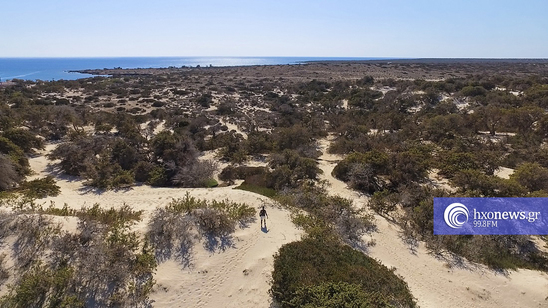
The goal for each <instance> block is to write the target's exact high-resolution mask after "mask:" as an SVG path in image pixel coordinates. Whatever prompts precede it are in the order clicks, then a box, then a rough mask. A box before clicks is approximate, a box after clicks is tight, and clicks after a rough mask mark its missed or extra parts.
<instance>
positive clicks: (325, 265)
mask: <svg viewBox="0 0 548 308" xmlns="http://www.w3.org/2000/svg"><path fill="white" fill-rule="evenodd" d="M270 292H271V293H272V295H273V296H274V298H275V299H276V300H277V301H278V302H279V303H280V304H281V306H282V307H347V305H350V306H351V307H416V303H415V302H414V299H413V296H412V295H411V293H410V291H409V288H408V286H407V284H406V283H405V282H404V281H403V280H402V279H401V278H400V277H398V276H397V275H396V274H394V272H393V271H391V270H389V269H388V268H386V267H385V266H383V265H382V264H380V263H379V262H377V261H375V260H374V259H372V258H370V257H368V256H366V255H365V254H363V253H362V252H359V251H356V250H354V249H352V248H350V247H349V246H346V245H342V244H339V243H338V242H337V241H334V240H329V239H320V238H306V239H304V240H301V241H298V242H293V243H289V244H285V245H283V246H282V247H281V248H280V250H279V251H278V253H277V254H276V255H275V256H274V271H273V272H272V287H271V290H270ZM332 305H333V306H332Z"/></svg>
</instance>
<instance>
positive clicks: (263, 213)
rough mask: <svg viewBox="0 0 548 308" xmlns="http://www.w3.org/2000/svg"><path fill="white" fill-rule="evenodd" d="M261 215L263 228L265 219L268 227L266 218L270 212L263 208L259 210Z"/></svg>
mask: <svg viewBox="0 0 548 308" xmlns="http://www.w3.org/2000/svg"><path fill="white" fill-rule="evenodd" d="M259 217H261V228H262V227H263V221H264V227H265V228H266V219H267V218H268V214H267V213H266V210H265V209H264V206H263V209H262V210H261V211H260V212H259Z"/></svg>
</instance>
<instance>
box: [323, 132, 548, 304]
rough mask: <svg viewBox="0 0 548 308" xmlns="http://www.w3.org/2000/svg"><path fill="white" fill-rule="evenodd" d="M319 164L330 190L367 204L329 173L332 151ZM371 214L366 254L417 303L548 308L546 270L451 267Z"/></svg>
mask: <svg viewBox="0 0 548 308" xmlns="http://www.w3.org/2000/svg"><path fill="white" fill-rule="evenodd" d="M328 145H329V141H328V140H325V139H324V140H320V147H321V149H322V150H324V149H326V148H327V147H328ZM319 163H320V168H321V169H322V170H323V172H324V174H323V175H322V176H321V178H322V179H325V180H327V181H328V182H329V183H330V184H331V185H330V187H329V188H328V190H329V191H330V193H331V194H334V195H340V196H342V197H346V198H351V199H353V200H354V203H355V205H356V206H358V207H360V206H366V204H367V197H365V196H360V195H359V194H357V193H356V192H354V191H352V190H350V189H348V188H347V186H346V184H345V183H343V182H341V181H339V180H337V179H335V178H334V177H333V176H331V171H333V168H334V167H335V165H336V157H335V156H334V155H330V154H326V153H325V151H324V154H323V155H322V156H321V157H320V158H319ZM375 218H376V224H377V226H378V232H376V233H374V234H373V235H372V238H373V239H374V240H375V241H376V245H375V246H374V247H371V248H370V249H369V252H368V254H369V256H371V257H373V258H375V259H377V260H380V262H382V263H383V264H384V265H386V266H388V267H389V268H390V267H395V268H396V273H397V274H398V275H400V276H402V277H403V279H404V280H405V281H406V282H407V283H408V285H409V288H410V290H411V292H412V294H413V296H415V297H416V298H417V302H418V304H419V305H420V307H422V308H429V307H432V308H434V307H436V308H437V307H493V308H502V307H508V308H514V307H548V275H547V274H545V273H542V272H539V271H530V270H519V271H511V272H510V273H509V274H508V275H506V276H505V275H502V274H499V273H496V272H494V271H492V270H489V269H488V268H486V267H485V266H483V265H477V264H470V263H468V262H464V264H463V265H462V266H460V267H457V266H453V267H449V266H448V265H447V264H448V263H447V262H446V261H444V260H440V259H437V258H436V257H435V256H433V255H431V254H429V253H428V251H427V250H426V249H425V248H424V244H423V243H419V246H418V247H417V249H416V250H415V251H412V250H410V249H409V246H407V245H406V244H405V243H404V242H403V241H402V240H401V239H400V237H399V232H400V228H399V227H398V226H396V225H394V224H392V223H390V222H389V221H387V220H386V219H385V218H383V217H381V216H378V215H375ZM367 240H370V238H369V236H368V238H367Z"/></svg>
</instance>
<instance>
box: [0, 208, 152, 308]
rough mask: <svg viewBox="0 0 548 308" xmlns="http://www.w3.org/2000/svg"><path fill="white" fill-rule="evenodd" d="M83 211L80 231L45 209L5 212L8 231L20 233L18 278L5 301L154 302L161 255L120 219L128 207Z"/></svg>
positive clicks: (76, 303) (64, 304) (40, 304)
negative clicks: (54, 218) (66, 226)
mask: <svg viewBox="0 0 548 308" xmlns="http://www.w3.org/2000/svg"><path fill="white" fill-rule="evenodd" d="M83 212H86V214H85V215H81V216H80V221H79V223H78V228H77V231H76V233H74V234H71V233H68V232H63V231H61V229H60V227H59V226H58V225H56V224H53V223H52V220H51V218H50V217H47V216H45V215H43V214H20V213H12V214H2V216H1V217H0V222H1V223H0V228H1V230H2V233H1V234H2V237H5V236H15V237H16V241H15V244H14V246H13V248H12V249H13V250H14V256H16V263H15V264H16V266H15V268H14V269H13V270H14V271H15V276H16V277H17V279H16V280H15V282H14V284H12V285H9V286H8V293H7V294H6V295H4V296H3V297H2V298H0V306H2V307H86V306H89V305H100V306H105V307H106V306H116V307H121V306H131V307H148V306H149V305H150V304H151V302H150V300H149V299H148V296H149V294H150V292H151V291H152V286H153V284H154V280H153V279H152V277H153V272H154V270H155V268H156V261H155V258H154V255H153V253H152V249H151V248H150V247H149V245H148V243H146V242H142V241H141V240H139V237H138V236H137V234H136V233H135V232H130V231H129V230H128V225H127V224H124V223H121V222H120V219H119V218H120V217H124V216H127V213H126V212H127V210H124V211H122V212H123V213H122V212H120V213H115V212H116V211H115V210H110V211H102V210H99V209H97V208H95V209H90V210H85V211H83ZM107 216H108V217H116V218H113V219H110V218H108V219H107V218H106V217H107Z"/></svg>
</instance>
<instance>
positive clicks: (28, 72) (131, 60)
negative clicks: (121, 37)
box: [0, 57, 390, 82]
mask: <svg viewBox="0 0 548 308" xmlns="http://www.w3.org/2000/svg"><path fill="white" fill-rule="evenodd" d="M385 59H390V58H346V57H124V58H0V82H3V81H8V80H11V79H23V80H34V81H36V80H43V81H51V80H61V79H64V80H75V79H80V78H86V77H91V76H90V75H88V74H81V73H74V72H70V71H74V70H85V69H103V68H162V67H183V66H186V67H196V66H202V67H203V66H215V67H223V66H246V65H285V64H302V63H306V62H310V61H360V60H385Z"/></svg>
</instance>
